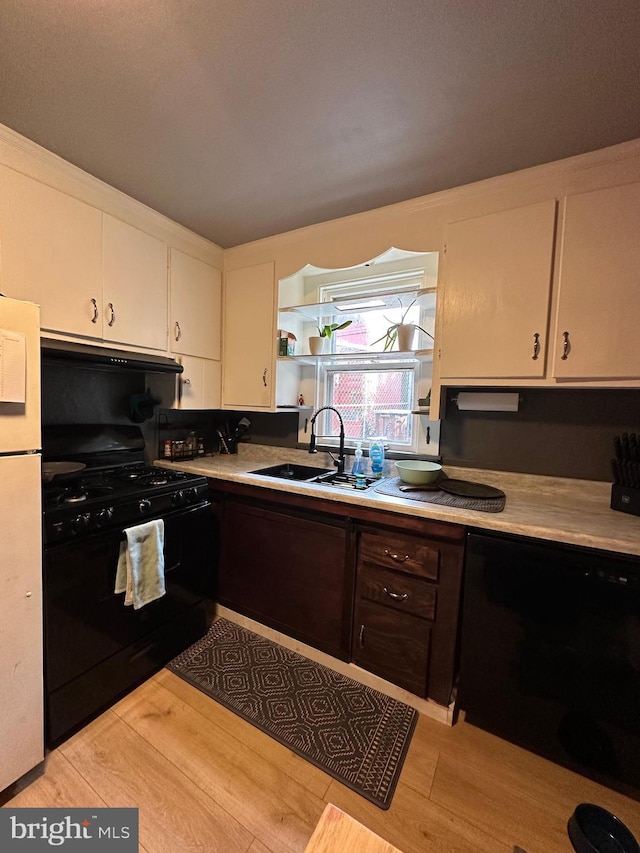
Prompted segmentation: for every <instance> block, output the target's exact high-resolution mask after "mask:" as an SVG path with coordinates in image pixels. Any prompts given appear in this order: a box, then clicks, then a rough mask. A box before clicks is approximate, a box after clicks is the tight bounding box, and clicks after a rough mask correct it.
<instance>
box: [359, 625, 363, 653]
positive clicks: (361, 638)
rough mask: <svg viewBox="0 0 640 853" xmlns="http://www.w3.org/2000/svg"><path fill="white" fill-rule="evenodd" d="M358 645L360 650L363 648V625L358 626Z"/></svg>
mask: <svg viewBox="0 0 640 853" xmlns="http://www.w3.org/2000/svg"><path fill="white" fill-rule="evenodd" d="M358 643H359V644H360V648H361V649H363V648H364V625H361V626H360V633H359V634H358Z"/></svg>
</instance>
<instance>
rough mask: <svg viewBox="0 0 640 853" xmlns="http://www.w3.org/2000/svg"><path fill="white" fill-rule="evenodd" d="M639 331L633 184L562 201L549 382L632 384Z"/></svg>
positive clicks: (639, 256) (639, 240)
mask: <svg viewBox="0 0 640 853" xmlns="http://www.w3.org/2000/svg"><path fill="white" fill-rule="evenodd" d="M639 328H640V183H634V184H627V185H625V186H619V187H612V188H609V189H601V190H596V191H593V192H585V193H580V194H577V195H570V196H567V198H566V204H565V210H564V217H563V221H562V232H561V244H560V252H559V272H558V313H557V322H556V325H555V338H554V359H553V375H554V377H556V378H558V379H567V380H571V379H612V380H615V379H629V378H639V377H640V347H638V329H639Z"/></svg>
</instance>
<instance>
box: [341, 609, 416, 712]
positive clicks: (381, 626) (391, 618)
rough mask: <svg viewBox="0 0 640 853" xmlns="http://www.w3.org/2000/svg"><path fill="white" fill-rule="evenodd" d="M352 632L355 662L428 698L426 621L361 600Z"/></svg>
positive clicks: (393, 682)
mask: <svg viewBox="0 0 640 853" xmlns="http://www.w3.org/2000/svg"><path fill="white" fill-rule="evenodd" d="M354 629H355V630H354V638H353V661H354V663H356V664H357V665H358V666H361V667H363V669H367V670H369V672H374V673H375V674H376V675H379V676H380V677H381V678H385V679H386V680H387V681H390V682H391V683H392V684H397V685H398V686H399V687H404V688H405V690H409V691H410V692H411V693H415V694H416V695H417V696H426V695H427V676H428V669H429V640H430V635H431V625H430V623H429V622H426V621H425V620H424V619H419V618H417V617H415V616H410V615H407V614H403V613H397V612H396V611H395V610H393V609H391V608H389V607H384V606H382V605H379V604H374V603H373V602H371V601H366V600H365V599H363V598H360V599H359V600H358V603H357V604H356V612H355V621H354Z"/></svg>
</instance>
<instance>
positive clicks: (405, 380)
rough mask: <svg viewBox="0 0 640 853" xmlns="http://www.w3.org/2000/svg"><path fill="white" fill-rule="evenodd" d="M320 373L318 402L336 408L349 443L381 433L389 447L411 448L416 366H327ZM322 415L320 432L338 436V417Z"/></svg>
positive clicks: (330, 414)
mask: <svg viewBox="0 0 640 853" xmlns="http://www.w3.org/2000/svg"><path fill="white" fill-rule="evenodd" d="M323 373H324V376H323V380H324V381H323V382H322V383H321V387H323V390H324V395H323V396H324V400H323V402H322V403H321V405H326V406H334V407H335V408H336V409H338V411H339V412H340V414H341V415H342V420H343V421H344V431H345V437H346V440H347V442H348V444H354V443H355V442H356V441H358V440H362V441H367V440H369V439H370V438H374V437H375V436H381V435H383V436H385V437H386V439H387V441H388V443H389V447H390V448H392V449H393V448H397V449H405V450H407V449H411V448H412V446H413V438H414V435H413V433H414V423H413V421H414V417H413V415H412V414H411V410H412V408H413V405H414V403H413V400H414V386H415V366H413V365H410V366H401V365H394V366H391V365H390V366H379V365H366V366H357V367H356V366H344V365H341V366H326V367H325V368H324V369H323ZM323 414H325V419H324V423H323V425H322V431H323V433H324V434H326V435H337V434H338V431H339V423H338V419H337V417H336V416H335V414H334V413H333V412H326V413H323Z"/></svg>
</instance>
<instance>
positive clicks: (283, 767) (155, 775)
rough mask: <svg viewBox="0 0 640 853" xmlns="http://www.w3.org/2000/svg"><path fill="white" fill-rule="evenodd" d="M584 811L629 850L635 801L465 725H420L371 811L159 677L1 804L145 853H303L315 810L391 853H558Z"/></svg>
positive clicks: (638, 807) (638, 821) (639, 830)
mask: <svg viewBox="0 0 640 853" xmlns="http://www.w3.org/2000/svg"><path fill="white" fill-rule="evenodd" d="M585 801H586V802H593V803H598V804H599V805H602V806H604V807H605V808H608V809H610V810H611V811H613V812H614V813H615V814H617V815H618V817H619V818H621V819H622V820H623V821H624V822H625V823H626V824H627V826H629V828H630V829H631V830H632V832H634V833H635V834H636V836H637V837H639V838H640V803H638V802H636V801H634V800H630V799H628V798H626V797H623V796H621V795H619V794H616V793H614V792H613V791H610V790H609V789H607V788H603V787H600V786H599V785H596V784H595V783H592V782H590V781H588V780H586V779H584V778H582V777H581V776H578V775H575V774H573V773H570V772H569V771H566V770H564V769H562V768H560V767H557V766H556V765H554V764H552V763H550V762H548V761H545V760H544V759H542V758H539V757H538V756H535V755H532V754H531V753H528V752H526V751H524V750H521V749H519V748H517V747H515V746H513V745H512V744H509V743H506V742H505V741H501V740H499V739H498V738H495V737H493V736H491V735H489V734H487V733H485V732H482V731H481V730H479V729H476V728H474V727H473V726H470V725H469V724H467V723H459V724H458V725H456V726H454V727H453V728H448V727H447V726H445V725H443V724H441V723H438V722H435V721H433V720H430V719H428V718H426V717H421V718H420V720H419V723H418V726H417V729H416V732H415V734H414V736H413V740H412V744H411V748H410V750H409V754H408V756H407V759H406V761H405V764H404V767H403V770H402V775H401V777H400V782H399V784H398V787H397V789H396V793H395V796H394V799H393V803H392V805H391V808H390V809H389V810H388V811H383V810H381V809H379V808H377V807H376V806H373V805H371V804H370V803H368V802H367V801H366V800H364V799H363V798H361V797H359V796H358V795H357V794H354V793H353V792H352V791H350V790H349V789H348V788H345V787H344V786H343V785H340V784H339V783H338V782H336V781H334V780H333V779H331V778H330V777H329V776H327V775H326V774H325V773H323V772H322V771H320V770H318V769H317V768H315V767H313V766H312V765H310V764H308V763H307V762H306V761H304V760H303V759H301V758H299V757H298V756H296V755H294V754H293V753H292V752H290V751H289V750H288V749H286V748H285V747H283V746H281V745H280V744H278V743H276V742H275V741H273V740H272V739H271V738H269V737H268V736H266V735H264V734H262V733H261V732H260V731H258V730H257V729H255V728H253V726H250V725H249V724H247V723H245V722H244V721H242V720H241V719H239V718H238V717H236V716H235V715H234V714H232V713H231V712H230V711H227V710H226V709H225V708H223V707H222V706H220V705H218V704H216V703H215V702H214V701H213V700H211V699H209V698H208V697H207V696H205V695H204V694H202V693H200V692H199V691H198V690H196V689H194V688H192V687H191V686H189V685H188V684H186V683H185V682H184V681H182V680H181V679H180V678H178V677H177V676H175V675H173V674H172V673H170V672H168V671H166V670H163V671H162V672H160V673H158V674H157V675H156V676H154V677H153V678H152V679H150V680H149V681H148V682H146V683H145V684H143V685H142V686H141V687H139V688H138V689H137V690H135V691H134V692H133V693H131V694H129V696H127V697H126V698H125V699H123V700H122V701H121V702H119V703H118V704H117V705H115V706H114V707H113V708H111V709H110V710H109V711H107V712H106V713H105V714H103V715H102V716H101V717H99V718H98V719H97V720H95V721H94V722H93V723H91V724H90V725H88V726H87V727H86V728H85V729H83V730H82V731H81V732H79V733H78V734H77V735H75V736H74V737H73V738H71V739H70V740H68V741H67V742H66V743H64V744H63V745H62V746H61V747H59V748H58V749H56V750H55V751H53V752H51V753H50V754H49V755H48V757H47V761H46V769H45V772H44V775H43V776H41V777H40V778H38V779H36V780H35V781H34V782H33V783H32V784H31V785H30V786H29V787H28V788H26V789H25V790H23V791H21V792H20V793H19V794H18V795H17V796H16V797H14V798H13V799H12V800H10V801H9V802H8V803H7V804H6V805H7V806H9V807H11V806H29V807H42V806H61V807H74V806H96V807H100V806H112V807H113V806H129V807H132V806H133V807H138V808H139V810H140V812H139V814H140V842H141V845H140V850H141V851H146V853H165V851H166V853H185V851H196V850H198V851H215V852H217V851H219V853H246V852H247V851H248V853H268V851H271V853H281V851H282V853H287V851H303V850H304V848H305V846H306V844H307V841H308V839H309V837H310V835H311V833H312V831H313V828H314V826H315V825H316V823H317V821H318V820H319V818H320V815H321V814H322V811H323V808H324V806H325V804H326V803H327V802H332V803H334V804H335V805H337V806H338V807H339V808H341V809H342V810H343V811H345V812H347V813H348V814H350V815H352V816H353V817H354V818H356V820H358V821H360V822H361V823H363V824H365V825H366V826H368V827H369V828H370V829H372V830H373V831H374V832H376V833H377V834H378V835H380V836H382V837H383V838H384V839H386V840H387V841H389V842H390V843H391V844H393V845H395V846H396V847H398V848H399V849H400V850H402V851H404V853H512V850H513V847H514V845H518V846H519V847H522V848H524V850H526V851H527V853H571V850H572V847H571V844H570V842H569V839H568V837H567V834H566V823H567V819H568V817H569V816H570V814H571V813H572V811H573V809H574V807H575V805H576V804H577V803H579V802H585ZM340 853H343V851H340ZM344 853H346V851H344Z"/></svg>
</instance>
